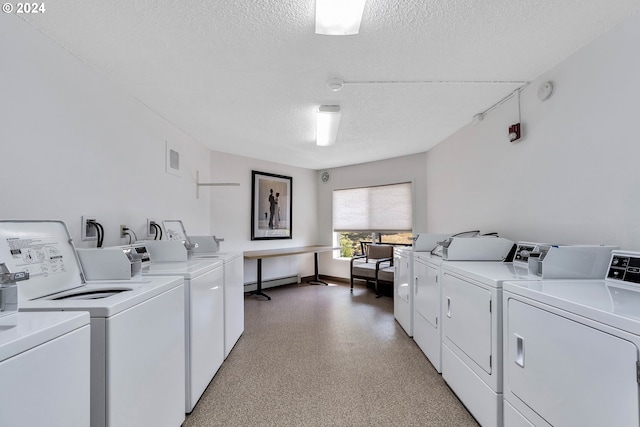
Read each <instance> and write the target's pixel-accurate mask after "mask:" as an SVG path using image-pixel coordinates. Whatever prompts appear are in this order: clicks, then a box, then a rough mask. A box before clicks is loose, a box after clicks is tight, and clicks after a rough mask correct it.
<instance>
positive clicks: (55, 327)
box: [0, 311, 89, 362]
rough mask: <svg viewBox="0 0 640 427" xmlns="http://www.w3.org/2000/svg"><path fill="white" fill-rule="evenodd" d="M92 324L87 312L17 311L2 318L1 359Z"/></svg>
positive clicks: (0, 329)
mask: <svg viewBox="0 0 640 427" xmlns="http://www.w3.org/2000/svg"><path fill="white" fill-rule="evenodd" d="M87 325H89V313H86V312H75V313H69V312H62V311H54V312H42V313H22V312H19V313H15V314H12V315H11V316H4V317H2V318H1V319H0V362H2V361H3V360H6V359H8V358H10V357H13V356H15V355H17V354H20V353H22V352H24V351H27V350H29V349H32V348H34V347H36V346H39V345H40V344H44V343H46V342H48V341H51V340H52V339H55V338H58V337H60V336H62V335H64V334H67V333H69V332H71V331H73V330H75V329H78V328H81V327H83V326H87Z"/></svg>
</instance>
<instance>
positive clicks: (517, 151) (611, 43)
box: [425, 14, 640, 250]
mask: <svg viewBox="0 0 640 427" xmlns="http://www.w3.org/2000/svg"><path fill="white" fill-rule="evenodd" d="M638 40H640V15H638V14H636V16H634V17H632V18H630V19H629V20H628V21H626V22H625V23H623V24H622V25H619V26H618V27H616V28H614V29H613V30H612V31H611V32H609V33H608V34H605V35H604V36H603V37H601V38H600V39H598V40H596V41H595V42H594V43H592V44H591V45H589V46H587V47H585V48H583V49H582V50H580V51H579V52H577V53H576V54H575V55H573V56H572V57H570V58H569V59H567V60H566V61H565V62H563V63H561V64H560V65H558V66H557V67H555V68H553V69H551V70H549V71H548V72H547V73H545V74H544V75H542V76H540V78H539V79H537V80H536V81H535V82H533V83H531V84H530V85H529V86H528V87H527V88H525V89H524V91H523V93H522V104H521V105H522V125H523V135H524V137H523V139H522V141H521V142H520V143H518V144H510V143H509V141H508V138H507V129H508V127H509V125H510V124H512V123H515V122H516V121H517V104H516V103H515V98H514V99H512V100H510V101H507V102H506V103H504V104H503V105H501V106H500V107H498V108H497V109H495V110H494V111H492V112H490V113H489V114H488V115H487V117H486V118H485V120H484V121H482V122H479V123H471V124H469V125H468V126H466V127H465V128H463V129H461V130H460V131H459V132H457V133H456V134H454V135H453V136H451V137H450V138H448V139H446V140H445V141H443V142H442V143H440V144H439V145H438V146H436V147H435V148H434V149H432V150H431V151H429V152H428V153H427V162H426V169H427V191H426V193H425V196H426V201H427V206H428V208H427V223H428V230H429V231H433V232H438V231H444V232H449V231H462V230H465V229H474V228H480V229H482V230H483V231H498V232H500V233H501V235H503V236H504V237H508V238H511V239H513V240H533V241H551V242H559V243H603V244H615V245H619V246H621V247H623V248H626V249H633V250H640V173H639V172H638V164H639V159H640V143H639V142H640V141H639V140H638V129H637V121H638V113H640V79H639V78H638V76H640V55H637V52H638V46H637V43H638ZM547 80H550V81H552V82H553V84H554V85H555V91H554V93H553V95H552V96H551V98H549V99H548V100H546V101H540V100H539V99H538V98H537V89H538V86H539V84H540V83H541V82H544V81H547Z"/></svg>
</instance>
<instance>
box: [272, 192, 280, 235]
mask: <svg viewBox="0 0 640 427" xmlns="http://www.w3.org/2000/svg"><path fill="white" fill-rule="evenodd" d="M279 197H280V193H276V209H275V218H274V221H273V226H274V227H275V228H278V225H279V224H280V206H278V198H279Z"/></svg>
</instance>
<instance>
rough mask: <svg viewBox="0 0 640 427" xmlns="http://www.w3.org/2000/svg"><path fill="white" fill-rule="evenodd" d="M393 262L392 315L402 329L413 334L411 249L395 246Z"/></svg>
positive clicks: (410, 334)
mask: <svg viewBox="0 0 640 427" xmlns="http://www.w3.org/2000/svg"><path fill="white" fill-rule="evenodd" d="M394 258H395V261H394V262H393V263H394V265H395V267H396V271H395V275H394V276H393V291H394V292H393V316H394V317H395V319H396V321H397V322H398V323H399V324H400V326H402V329H404V331H405V332H406V333H407V335H409V336H410V337H412V336H413V249H412V248H395V250H394Z"/></svg>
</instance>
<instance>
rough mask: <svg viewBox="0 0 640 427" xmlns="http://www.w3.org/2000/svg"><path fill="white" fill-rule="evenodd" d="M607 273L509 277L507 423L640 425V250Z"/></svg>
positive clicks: (617, 258)
mask: <svg viewBox="0 0 640 427" xmlns="http://www.w3.org/2000/svg"><path fill="white" fill-rule="evenodd" d="M601 277H606V279H604V280H602V279H601V280H545V281H542V282H531V281H524V282H506V283H504V288H503V290H504V295H503V298H504V343H503V345H504V347H503V348H504V400H505V402H504V418H505V425H506V426H534V425H535V426H567V427H574V426H575V427H577V426H580V427H588V426H625V427H627V426H628V427H633V426H638V425H640V420H639V417H640V415H639V414H640V405H639V402H640V396H639V394H638V390H639V388H638V382H639V378H640V374H639V372H640V368H639V365H640V361H639V358H638V354H639V351H640V350H639V349H640V253H638V252H624V251H614V252H613V254H612V256H611V262H610V267H609V269H608V272H607V274H606V275H603V276H601Z"/></svg>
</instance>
